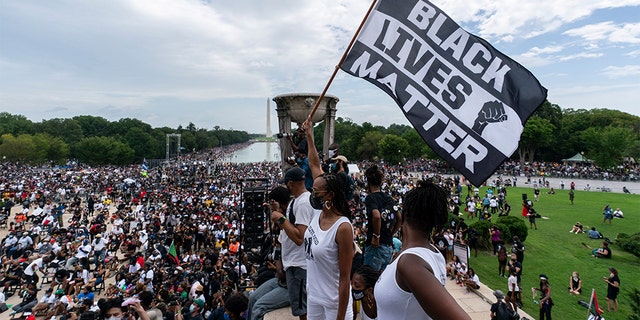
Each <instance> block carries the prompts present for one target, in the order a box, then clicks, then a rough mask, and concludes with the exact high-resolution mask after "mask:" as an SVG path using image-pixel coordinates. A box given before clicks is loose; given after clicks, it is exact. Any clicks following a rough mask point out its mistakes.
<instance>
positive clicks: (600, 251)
mask: <svg viewBox="0 0 640 320" xmlns="http://www.w3.org/2000/svg"><path fill="white" fill-rule="evenodd" d="M592 254H593V256H594V257H596V258H607V259H611V249H609V243H607V242H603V243H602V248H596V249H593V252H592Z"/></svg>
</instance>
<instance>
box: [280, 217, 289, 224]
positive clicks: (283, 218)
mask: <svg viewBox="0 0 640 320" xmlns="http://www.w3.org/2000/svg"><path fill="white" fill-rule="evenodd" d="M285 221H287V218H286V217H285V216H282V217H280V219H278V224H279V225H283V224H284V222H285Z"/></svg>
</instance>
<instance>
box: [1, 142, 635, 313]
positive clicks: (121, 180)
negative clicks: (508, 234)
mask: <svg viewBox="0 0 640 320" xmlns="http://www.w3.org/2000/svg"><path fill="white" fill-rule="evenodd" d="M304 133H306V135H307V139H309V140H310V141H309V143H308V147H307V148H305V149H304V152H298V153H296V155H297V157H296V158H297V161H298V165H297V166H295V167H294V168H293V169H288V170H287V171H286V172H283V170H282V169H281V166H280V163H275V162H261V163H230V162H224V161H219V159H225V158H226V156H227V155H228V154H230V153H231V152H233V151H235V150H236V149H237V148H239V147H241V146H232V147H225V148H217V149H215V150H214V151H210V152H208V153H201V154H195V153H194V154H187V155H182V156H179V157H178V158H175V159H172V160H171V161H167V162H165V163H163V164H162V165H159V166H150V165H149V166H147V165H146V164H145V165H142V166H140V165H136V166H128V167H116V166H101V167H95V166H86V165H81V164H75V163H70V164H69V165H67V166H65V167H55V168H53V167H47V168H44V167H34V166H29V165H25V164H12V163H2V164H1V166H2V169H3V172H5V174H4V175H3V176H2V177H1V178H0V189H1V190H0V192H1V193H2V206H1V209H2V214H1V215H0V228H4V229H1V230H0V234H2V235H3V237H2V242H1V243H0V253H1V258H2V277H1V278H0V290H2V291H1V292H0V307H1V306H2V304H3V303H5V305H6V300H7V299H9V298H10V297H11V296H16V297H18V298H19V299H17V300H18V301H17V303H15V304H13V305H11V306H10V308H9V310H10V311H6V312H10V313H13V314H22V315H27V314H31V313H32V314H33V316H35V317H37V318H38V319H78V318H82V319H119V318H122V317H123V316H125V315H129V314H131V315H136V316H137V317H138V318H140V319H163V318H164V319H169V320H171V319H179V320H182V319H185V320H189V319H204V318H207V319H211V320H218V319H240V318H241V317H247V318H249V319H262V317H263V316H264V314H265V313H266V312H268V311H270V310H273V309H277V308H280V307H282V306H286V305H291V309H292V312H293V313H292V314H293V315H294V316H297V317H300V318H301V319H305V318H306V317H307V314H309V317H310V318H313V319H316V318H319V317H320V316H321V315H322V316H323V317H324V316H326V315H330V317H331V318H332V319H335V318H345V317H350V316H351V315H352V314H353V313H354V312H358V310H360V312H361V315H362V318H363V319H374V318H376V314H377V313H378V312H382V313H383V314H400V313H399V312H418V311H420V310H419V309H421V307H420V306H421V305H424V304H423V302H424V301H425V300H424V299H429V295H428V294H426V293H424V292H422V290H421V289H420V288H417V287H414V285H413V284H414V283H415V281H414V280H416V277H422V278H424V277H427V276H430V278H428V279H430V281H431V282H433V283H434V284H439V285H443V283H442V280H443V279H444V278H445V277H446V275H447V274H449V275H450V276H452V277H453V278H455V279H457V280H458V281H459V282H460V283H461V284H469V285H470V286H471V287H473V285H474V284H475V285H479V280H478V277H477V275H475V273H473V271H472V272H471V273H468V271H467V270H466V269H465V268H464V267H463V266H462V264H460V265H456V264H455V263H454V264H453V265H450V268H451V270H449V273H448V272H447V263H446V262H445V261H455V259H456V257H454V256H453V254H452V253H451V252H452V250H451V249H452V247H453V242H454V241H459V240H463V241H466V242H467V243H468V244H469V245H470V246H471V247H472V248H474V242H475V241H477V237H478V233H477V231H476V230H468V229H467V226H466V224H465V223H464V218H463V219H461V221H460V223H458V224H457V225H454V226H450V225H448V224H447V222H448V221H447V212H452V213H454V214H456V215H460V216H463V217H464V216H465V214H466V217H467V218H468V219H474V218H476V217H477V218H479V219H486V220H490V219H491V216H492V215H496V214H497V215H504V214H509V211H510V210H511V209H510V206H509V204H508V203H506V201H505V200H504V199H505V192H506V191H505V190H506V189H504V188H501V185H507V184H510V183H513V184H515V181H502V180H501V179H498V180H497V181H493V182H490V183H491V184H493V185H495V186H496V188H495V189H492V190H495V194H494V193H491V194H486V195H480V194H478V191H477V188H474V187H473V186H466V185H464V181H461V179H460V178H458V177H453V178H445V177H443V176H438V175H437V174H447V173H451V172H452V171H451V169H450V167H449V166H448V165H446V164H444V163H442V162H440V161H434V160H415V161H410V162H409V163H407V164H405V165H403V166H394V165H388V164H383V163H373V162H369V161H365V162H362V163H360V166H361V167H362V168H367V170H366V172H364V174H362V175H354V174H351V175H350V174H349V172H348V167H347V166H346V163H347V162H348V160H347V159H346V157H344V156H341V155H339V153H337V151H336V152H335V153H334V154H332V158H330V159H329V161H327V162H325V161H323V160H322V159H320V158H319V157H318V156H317V151H316V149H315V146H314V144H313V140H312V135H311V133H310V130H306V131H305V132H304ZM305 152H306V154H304V153H305ZM331 163H333V165H332V164H331ZM590 168H592V166H585V167H578V166H572V167H569V166H564V165H563V166H556V165H549V164H533V165H530V166H529V165H527V166H518V165H514V164H510V163H507V164H505V165H504V166H503V168H502V169H501V170H503V171H504V172H503V174H505V175H506V176H513V177H517V176H518V177H519V176H520V173H523V172H524V173H527V176H529V177H539V176H544V174H543V172H544V173H549V174H551V175H558V176H571V177H582V176H583V174H586V175H588V176H590V177H600V178H604V176H602V174H603V172H602V171H598V170H592V169H590ZM621 170H622V171H620V172H616V173H608V174H609V175H608V176H607V178H614V177H613V175H615V176H617V177H618V178H619V179H632V178H634V174H635V172H637V170H638V168H637V167H631V166H628V167H624V168H623V169H621ZM578 172H579V173H580V174H579V175H578V176H576V175H575V173H578ZM595 172H597V173H595ZM309 177H311V179H309ZM247 178H261V179H260V180H261V181H263V183H264V186H265V187H267V189H266V190H268V191H269V194H268V201H267V202H266V203H265V206H264V211H265V216H264V224H265V228H264V233H265V237H264V241H263V242H262V243H261V244H260V245H259V246H257V247H256V246H255V244H254V243H252V244H251V245H248V243H247V241H246V239H245V238H244V233H245V230H244V229H245V224H244V219H243V218H244V217H243V213H244V211H243V206H244V203H243V200H244V195H243V190H244V188H245V181H246V179H247ZM426 178H429V179H430V180H431V181H435V184H434V183H426V182H419V180H424V179H426ZM507 180H509V179H507ZM514 180H515V178H514ZM309 181H310V182H311V183H312V184H311V186H309V185H308V184H309ZM463 186H464V187H466V188H468V189H467V193H466V195H467V196H466V198H464V199H463V195H464V192H463ZM426 208H430V209H429V210H425V209H426ZM460 208H463V209H464V210H465V211H466V212H464V213H461V212H459V211H456V210H460ZM402 215H405V217H404V219H401V218H400V216H402ZM401 222H402V223H405V224H404V225H402V234H400V232H398V230H399V229H400V225H401ZM424 228H427V229H424ZM433 229H437V230H442V231H441V232H438V233H437V236H436V237H434V238H433V239H430V238H428V237H427V238H425V237H424V235H426V234H427V233H429V232H430V231H431V230H433ZM352 235H353V236H352ZM474 237H475V238H474ZM401 239H402V240H403V242H402V243H401V242H400V240H401ZM498 239H499V235H498ZM492 240H493V239H492ZM401 246H403V247H402V248H404V249H407V248H411V250H404V251H403V254H402V255H401V256H400V258H396V259H395V260H394V262H393V264H392V265H390V264H391V263H392V258H393V257H396V256H397V255H398V253H399V252H400V249H401ZM499 247H500V246H499V243H498V242H496V243H495V250H494V251H495V252H494V253H495V254H498V249H499ZM434 252H435V253H437V252H441V253H443V255H440V254H436V255H434V254H433V253H434ZM354 257H355V258H354ZM439 257H441V258H442V259H440V258H439ZM445 257H447V260H445ZM515 259H516V257H515V256H514V260H513V261H516V260H515ZM328 261H330V263H328ZM336 261H337V262H336ZM519 262H520V263H521V261H519ZM513 263H517V262H513ZM506 264H507V263H506V259H505V265H506ZM388 265H389V266H390V268H388V267H387V266H388ZM421 265H428V266H429V268H432V269H433V270H434V272H436V271H437V272H439V273H437V274H436V273H432V274H430V275H421V274H420V273H418V272H417V271H419V270H416V266H421ZM507 268H508V269H507V271H508V272H511V271H513V270H516V267H515V266H513V265H511V262H509V265H508V266H507ZM391 272H396V275H400V276H393V274H391ZM501 272H502V273H503V274H504V268H503V270H502V271H501ZM354 274H357V275H358V277H354V276H352V275H354ZM434 275H437V276H438V277H437V278H436V277H434ZM515 275H517V272H516V273H515V274H514V276H515ZM505 276H506V274H505ZM378 277H380V283H386V284H388V285H389V286H390V287H392V286H393V285H395V286H399V287H400V288H402V289H403V290H404V291H405V292H412V293H413V294H412V295H411V296H410V297H409V296H408V297H404V298H403V299H405V300H406V299H409V301H412V304H411V308H412V309H411V310H408V309H407V310H396V309H393V308H395V307H397V305H395V304H394V303H393V300H389V299H387V298H384V300H383V301H382V302H384V303H383V304H382V306H381V304H380V303H379V302H378V308H376V307H375V305H376V299H375V298H376V297H377V296H378V295H379V294H380V295H383V294H384V293H385V292H384V291H376V292H375V296H374V295H373V293H372V292H371V291H367V290H369V289H371V288H372V287H373V286H374V285H375V282H376V280H377V279H378ZM318 278H321V279H322V281H317V279H318ZM422 278H421V279H422ZM432 278H433V279H432ZM514 282H515V280H514ZM518 282H519V281H518ZM394 283H395V284H394ZM441 291H442V293H443V294H444V293H446V291H445V290H444V288H443V289H442V290H441ZM309 292H310V294H308V293H309ZM283 293H286V296H285V298H286V297H288V298H289V299H282V297H283ZM387 293H388V292H387ZM509 296H511V293H510V294H509ZM412 299H413V300H412ZM15 300H16V299H14V301H15ZM519 300H520V299H518V301H519ZM511 302H513V305H514V308H515V305H516V304H515V302H516V298H515V296H513V298H512V300H511ZM434 305H437V306H438V307H442V308H444V307H446V309H447V312H448V314H449V315H450V314H451V312H461V310H458V309H456V308H455V301H453V303H452V300H451V299H449V297H447V296H440V298H439V299H438V301H435V304H434ZM354 306H360V307H354ZM7 307H9V306H8V305H7ZM381 308H382V309H381ZM0 310H2V309H1V308H0ZM421 312H424V313H425V314H426V315H431V316H434V315H438V314H442V312H444V309H438V308H436V309H430V310H421ZM462 313H464V312H462ZM462 313H461V314H460V315H461V316H463V315H462Z"/></svg>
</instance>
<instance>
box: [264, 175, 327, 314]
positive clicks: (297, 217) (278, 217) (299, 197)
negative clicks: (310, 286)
mask: <svg viewBox="0 0 640 320" xmlns="http://www.w3.org/2000/svg"><path fill="white" fill-rule="evenodd" d="M304 182H305V172H304V170H302V169H301V168H299V167H293V168H291V169H289V170H288V171H287V172H286V174H285V176H284V179H283V180H281V181H280V183H282V184H284V185H286V186H287V188H288V189H289V192H290V193H291V195H293V197H294V199H293V200H292V201H291V202H290V203H289V207H288V208H287V211H286V213H282V212H279V211H275V210H274V211H272V212H271V220H272V221H273V222H275V223H278V224H279V225H280V228H281V229H282V230H281V231H280V238H281V241H280V243H281V244H282V246H281V248H282V266H283V268H284V270H285V273H286V278H287V289H288V291H289V300H290V302H291V313H292V314H293V315H294V316H297V317H300V319H306V317H307V293H306V288H305V283H306V280H307V261H306V256H305V251H304V246H303V244H304V233H305V231H306V230H307V227H308V226H309V224H310V223H311V219H312V217H313V215H314V214H316V213H315V210H314V209H313V207H311V204H310V203H309V195H310V193H309V191H308V190H307V189H306V187H305V184H304ZM285 214H286V215H285Z"/></svg>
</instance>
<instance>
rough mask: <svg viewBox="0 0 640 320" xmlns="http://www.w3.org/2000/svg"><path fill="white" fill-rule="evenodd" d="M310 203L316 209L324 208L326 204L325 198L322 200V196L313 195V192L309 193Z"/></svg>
mask: <svg viewBox="0 0 640 320" xmlns="http://www.w3.org/2000/svg"><path fill="white" fill-rule="evenodd" d="M309 203H310V204H311V206H312V207H313V208H314V209H316V210H322V207H323V206H324V200H322V197H321V196H315V197H314V196H313V194H310V195H309Z"/></svg>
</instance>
